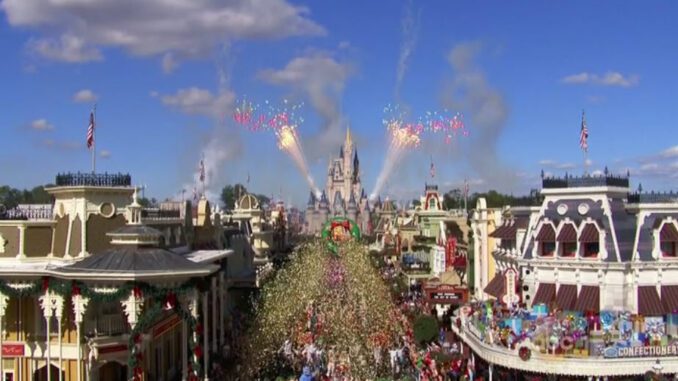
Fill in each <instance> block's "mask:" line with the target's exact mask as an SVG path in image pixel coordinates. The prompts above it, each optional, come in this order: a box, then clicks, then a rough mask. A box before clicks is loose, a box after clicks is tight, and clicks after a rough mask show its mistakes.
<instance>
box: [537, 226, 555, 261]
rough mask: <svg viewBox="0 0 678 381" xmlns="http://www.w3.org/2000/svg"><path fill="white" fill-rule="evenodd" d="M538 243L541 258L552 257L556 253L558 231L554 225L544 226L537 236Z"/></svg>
mask: <svg viewBox="0 0 678 381" xmlns="http://www.w3.org/2000/svg"><path fill="white" fill-rule="evenodd" d="M537 242H538V243H539V249H538V250H539V256H541V257H552V256H553V255H554V254H555V252H556V231H555V229H553V225H551V224H544V225H542V226H541V229H539V234H537Z"/></svg>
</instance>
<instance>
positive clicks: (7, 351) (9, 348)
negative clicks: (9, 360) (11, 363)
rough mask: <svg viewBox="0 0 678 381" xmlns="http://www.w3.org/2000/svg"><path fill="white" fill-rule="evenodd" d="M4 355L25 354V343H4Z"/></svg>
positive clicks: (17, 355)
mask: <svg viewBox="0 0 678 381" xmlns="http://www.w3.org/2000/svg"><path fill="white" fill-rule="evenodd" d="M2 355H3V356H5V357H19V356H23V355H24V345H23V344H3V345H2Z"/></svg>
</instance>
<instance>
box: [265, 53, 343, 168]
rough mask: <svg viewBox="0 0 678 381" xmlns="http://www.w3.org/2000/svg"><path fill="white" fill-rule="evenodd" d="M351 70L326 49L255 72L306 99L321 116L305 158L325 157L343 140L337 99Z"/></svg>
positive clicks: (271, 82) (338, 100) (338, 99)
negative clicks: (280, 67) (319, 128)
mask: <svg viewBox="0 0 678 381" xmlns="http://www.w3.org/2000/svg"><path fill="white" fill-rule="evenodd" d="M352 73H353V70H352V67H351V65H349V64H347V63H343V62H339V61H337V60H335V59H334V57H332V56H331V55H330V54H328V53H326V52H311V53H308V54H306V55H304V56H301V57H297V58H294V59H292V60H291V61H290V62H288V63H287V65H286V66H285V67H284V68H282V69H279V70H275V69H267V70H263V71H261V72H259V75H258V77H259V78H260V79H261V80H263V81H264V82H267V83H270V84H274V85H280V86H286V87H289V88H291V89H292V90H294V91H296V92H299V93H301V94H302V95H303V96H304V97H306V98H308V99H309V101H310V103H311V105H312V106H313V108H314V109H315V110H316V112H317V113H318V114H320V116H321V117H322V119H323V126H322V129H321V132H320V133H319V134H317V135H316V136H313V137H311V138H310V144H307V145H306V146H307V147H308V150H307V151H306V153H307V154H308V157H309V159H311V160H314V159H317V158H320V157H325V155H326V153H327V152H328V151H329V150H332V152H333V151H334V150H335V149H336V148H337V147H338V146H339V145H340V144H341V142H342V141H343V137H344V133H343V117H342V115H341V111H340V107H339V104H340V98H341V93H342V92H343V90H344V85H345V84H346V81H347V80H348V78H349V77H350V76H351V74H352Z"/></svg>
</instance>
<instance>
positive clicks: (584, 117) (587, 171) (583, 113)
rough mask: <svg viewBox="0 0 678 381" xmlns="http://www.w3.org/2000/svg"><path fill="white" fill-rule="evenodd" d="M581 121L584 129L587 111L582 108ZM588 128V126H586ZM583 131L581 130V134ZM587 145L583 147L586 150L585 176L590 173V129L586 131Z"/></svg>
mask: <svg viewBox="0 0 678 381" xmlns="http://www.w3.org/2000/svg"><path fill="white" fill-rule="evenodd" d="M581 123H582V127H581V128H582V129H583V128H584V127H585V126H586V112H585V111H584V110H581ZM586 129H587V130H588V127H586ZM581 133H582V132H580V134H581ZM586 135H587V136H586V146H585V147H583V148H584V149H583V151H584V176H588V175H589V145H588V131H586ZM580 139H581V138H580Z"/></svg>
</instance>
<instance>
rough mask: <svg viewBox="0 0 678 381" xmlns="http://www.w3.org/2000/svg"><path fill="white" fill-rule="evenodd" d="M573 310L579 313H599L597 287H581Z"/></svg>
mask: <svg viewBox="0 0 678 381" xmlns="http://www.w3.org/2000/svg"><path fill="white" fill-rule="evenodd" d="M574 309H575V310H576V311H581V312H586V311H591V312H599V311H600V288H598V286H582V287H581V291H580V292H579V297H578V298H577V303H575V305H574Z"/></svg>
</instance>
